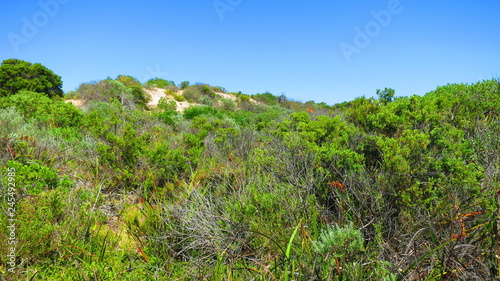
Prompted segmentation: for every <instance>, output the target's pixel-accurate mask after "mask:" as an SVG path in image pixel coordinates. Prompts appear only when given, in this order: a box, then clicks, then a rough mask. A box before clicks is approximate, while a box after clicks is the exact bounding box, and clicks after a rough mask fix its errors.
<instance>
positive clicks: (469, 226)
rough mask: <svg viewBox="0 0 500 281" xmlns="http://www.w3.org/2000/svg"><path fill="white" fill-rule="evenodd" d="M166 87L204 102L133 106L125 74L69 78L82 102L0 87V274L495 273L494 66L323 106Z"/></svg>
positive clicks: (421, 276)
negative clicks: (12, 268)
mask: <svg viewBox="0 0 500 281" xmlns="http://www.w3.org/2000/svg"><path fill="white" fill-rule="evenodd" d="M162 82H164V81H161V80H155V81H154V83H156V84H154V85H156V86H158V83H162ZM151 83H153V82H151ZM151 83H150V84H151ZM151 85H153V84H151ZM173 86H175V85H171V83H170V82H169V83H168V85H167V86H166V87H167V88H169V87H173ZM181 86H183V87H184V96H186V94H187V96H186V99H188V100H191V101H198V102H200V103H204V104H205V105H198V106H192V107H189V108H187V109H185V110H184V112H183V113H178V112H176V111H175V110H176V109H177V108H175V106H176V103H175V102H174V101H168V100H166V99H164V100H162V101H161V102H160V104H159V107H158V109H151V110H149V109H146V108H145V107H144V106H142V105H143V104H144V102H145V100H144V99H141V92H140V91H139V90H143V89H142V88H138V87H139V85H138V81H137V80H136V79H134V78H133V77H130V76H119V77H118V78H117V79H115V80H112V79H107V80H103V81H100V82H95V83H85V84H82V85H81V86H80V88H79V89H78V91H77V94H78V95H80V97H81V98H83V99H86V100H88V101H89V102H88V104H87V106H86V107H85V108H84V110H79V109H77V108H75V107H74V106H72V105H69V104H65V103H63V102H62V101H58V100H57V99H51V98H49V97H48V96H46V95H45V94H43V93H37V92H31V91H26V90H22V91H18V92H16V94H9V95H8V96H4V97H2V98H1V99H0V124H1V125H2V126H0V142H1V147H2V148H3V149H2V150H1V151H0V159H1V164H2V166H1V169H2V177H1V178H0V183H1V184H2V187H6V186H7V184H8V179H7V177H5V176H4V174H5V171H6V169H7V168H12V169H15V170H16V175H15V180H16V182H17V183H18V185H19V188H17V190H16V193H15V195H16V200H17V201H16V204H17V210H18V211H17V213H16V216H17V219H18V222H19V224H18V228H17V233H18V245H19V247H18V251H17V254H18V256H19V257H20V259H19V260H22V261H23V262H22V263H21V264H19V266H20V269H21V270H19V271H17V272H16V273H15V274H14V275H12V274H11V275H7V274H10V273H8V272H6V271H5V267H2V268H0V274H2V277H3V276H5V278H6V279H8V278H11V277H12V278H14V277H15V278H17V279H27V280H28V279H32V278H33V276H34V275H36V276H37V277H36V278H39V279H40V280H62V279H68V280H71V279H81V280H91V279H92V280H94V279H96V280H97V279H99V280H176V279H178V280H186V279H188V280H252V279H255V280H445V279H446V280H496V279H497V278H498V276H499V270H498V255H499V254H500V246H498V245H500V244H499V243H500V240H499V238H498V237H500V236H499V232H498V226H497V219H498V208H499V204H500V203H499V202H500V201H499V200H500V199H499V198H500V197H498V196H499V195H498V194H499V190H500V182H499V174H500V172H499V167H500V164H499V161H500V157H499V156H498V151H499V150H500V142H499V141H498V140H499V137H498V136H499V134H500V126H499V125H498V124H499V123H498V121H499V120H500V119H499V114H498V110H497V109H498V108H500V99H499V96H500V86H499V83H498V81H495V80H489V81H482V82H479V83H476V84H473V85H465V84H454V85H446V86H443V87H438V88H437V89H436V90H435V91H433V92H430V93H428V94H426V95H423V96H411V97H394V95H393V94H394V92H393V91H392V90H391V89H388V88H386V89H385V90H384V91H380V92H379V99H374V98H365V97H360V98H357V99H355V100H353V101H350V102H347V103H344V104H340V105H335V106H328V105H325V104H317V103H314V102H306V103H301V102H296V101H291V100H288V99H286V97H275V96H273V95H271V94H269V93H264V94H257V95H253V96H247V95H243V94H241V93H240V94H235V95H234V96H235V97H236V99H235V100H229V99H227V100H224V99H221V98H220V97H219V96H218V95H217V93H221V92H223V89H222V88H220V87H219V88H218V87H212V86H209V85H207V84H198V85H192V86H189V83H184V84H183V85H181ZM181 88H182V87H181ZM134 89H137V90H138V91H137V92H136V93H135V94H134ZM167 90H172V89H170V88H169V89H167ZM172 91H173V90H172ZM254 100H257V101H258V103H256V102H255V101H254ZM230 102H231V103H230ZM208 104H210V105H208ZM2 190H3V191H2V196H6V194H5V190H7V189H6V188H2ZM7 226H8V225H7V221H6V220H5V219H2V220H0V228H1V229H2V230H4V231H2V232H0V239H2V241H6V240H5V239H6V238H7V237H6V235H7V233H8V231H7ZM0 248H2V250H4V251H7V249H6V245H3V246H0ZM0 263H1V264H2V266H3V265H4V264H6V257H5V256H1V257H0Z"/></svg>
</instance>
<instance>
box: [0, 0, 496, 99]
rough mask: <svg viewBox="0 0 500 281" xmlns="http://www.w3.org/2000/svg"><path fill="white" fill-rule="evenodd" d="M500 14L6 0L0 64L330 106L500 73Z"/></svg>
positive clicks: (430, 4) (410, 3)
mask: <svg viewBox="0 0 500 281" xmlns="http://www.w3.org/2000/svg"><path fill="white" fill-rule="evenodd" d="M44 3H45V4H44ZM214 3H215V4H217V7H218V8H217V9H216V7H215V6H214ZM374 12H375V16H374ZM499 12H500V1H497V0H490V1H474V2H473V1H456V0H455V1H451V0H442V1H430V0H428V1H424V0H400V1H397V0H358V1H353V0H336V1H331V0H318V1H284V0H276V1H273V0H252V1H250V0H217V1H214V0H183V1H179V0H176V1H171V0H161V1H160V0H158V1H149V0H145V1H127V0H120V1H118V0H107V1H96V0H86V1H79V0H41V1H32V0H23V1H14V0H5V1H2V9H1V11H0V60H4V59H8V58H18V59H22V60H27V61H30V62H39V63H42V64H43V65H45V66H47V67H48V68H49V69H51V70H53V71H54V72H55V73H56V74H58V75H60V76H62V79H63V82H64V86H63V87H64V90H65V91H71V90H75V89H76V88H77V87H78V86H79V85H80V84H81V83H83V82H89V81H95V80H101V79H105V78H106V77H108V76H109V77H113V78H115V77H116V76H117V75H119V74H126V75H132V76H134V77H136V78H138V79H139V80H141V81H142V82H144V81H145V79H148V78H151V77H155V76H158V77H160V78H164V79H168V80H173V81H175V82H176V83H180V82H181V81H184V80H187V81H190V82H192V83H194V82H205V83H209V84H212V85H215V86H223V87H225V88H226V89H227V90H229V91H242V92H243V93H246V94H255V93H263V92H266V91H269V92H271V93H273V94H276V95H279V94H281V93H285V94H286V95H287V96H288V97H290V98H293V99H295V100H300V101H308V100H314V101H317V102H326V103H328V104H334V103H337V102H342V101H347V100H351V99H353V98H355V97H358V96H363V95H366V96H373V95H374V93H375V91H376V89H379V88H384V87H390V88H394V89H395V90H396V95H397V96H403V95H404V96H407V95H412V94H419V95H422V94H425V93H426V92H429V91H431V90H433V89H435V88H436V87H437V86H439V85H445V84H448V83H460V82H466V83H474V82H477V81H480V80H483V79H490V78H492V77H498V76H500V70H499V67H500V52H499V50H500V36H499V34H500V31H499V29H498V27H499V26H500V16H499ZM377 14H378V16H376V15H377ZM388 15H389V16H390V18H389V17H388ZM377 17H378V21H377ZM360 32H361V33H362V34H361V33H360ZM366 39H368V40H366ZM346 46H347V47H346Z"/></svg>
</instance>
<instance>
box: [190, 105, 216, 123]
mask: <svg viewBox="0 0 500 281" xmlns="http://www.w3.org/2000/svg"><path fill="white" fill-rule="evenodd" d="M183 115H184V118H186V119H188V120H190V119H193V118H195V117H197V116H202V115H207V116H221V115H220V113H219V112H218V111H217V109H215V108H213V107H211V106H192V107H189V108H187V109H186V110H184V113H183Z"/></svg>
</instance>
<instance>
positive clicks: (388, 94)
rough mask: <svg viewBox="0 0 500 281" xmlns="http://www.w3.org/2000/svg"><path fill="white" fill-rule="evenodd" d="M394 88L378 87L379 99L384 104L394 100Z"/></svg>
mask: <svg viewBox="0 0 500 281" xmlns="http://www.w3.org/2000/svg"><path fill="white" fill-rule="evenodd" d="M394 94H395V92H394V89H391V88H385V89H384V90H380V89H377V96H378V99H379V100H380V101H381V102H382V103H383V104H388V103H390V102H392V101H393V100H394Z"/></svg>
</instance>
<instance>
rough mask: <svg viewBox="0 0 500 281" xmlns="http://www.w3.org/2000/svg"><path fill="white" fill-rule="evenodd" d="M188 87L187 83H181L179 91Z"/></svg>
mask: <svg viewBox="0 0 500 281" xmlns="http://www.w3.org/2000/svg"><path fill="white" fill-rule="evenodd" d="M188 86H189V81H182V82H181V90H184V89H185V88H186V87H188Z"/></svg>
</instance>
